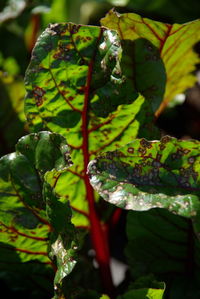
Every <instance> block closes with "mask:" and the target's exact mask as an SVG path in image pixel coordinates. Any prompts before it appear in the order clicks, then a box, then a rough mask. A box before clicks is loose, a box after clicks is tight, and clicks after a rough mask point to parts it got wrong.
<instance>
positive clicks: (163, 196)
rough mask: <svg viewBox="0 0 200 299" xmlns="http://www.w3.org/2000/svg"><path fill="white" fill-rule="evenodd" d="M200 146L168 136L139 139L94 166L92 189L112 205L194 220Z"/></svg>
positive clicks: (91, 168)
mask: <svg viewBox="0 0 200 299" xmlns="http://www.w3.org/2000/svg"><path fill="white" fill-rule="evenodd" d="M199 149H200V142H199V141H194V140H177V139H176V138H173V137H169V136H165V137H163V138H162V139H161V141H147V140H146V139H136V140H134V141H133V142H130V143H129V144H128V145H126V146H124V147H123V148H121V149H119V150H116V151H113V152H107V153H105V154H103V155H102V156H99V157H98V158H97V159H96V160H93V161H91V162H90V164H89V167H88V170H89V174H90V176H91V179H90V182H91V184H92V186H93V187H94V188H95V189H96V190H97V191H98V192H99V193H100V195H101V196H103V198H104V199H105V200H107V201H109V202H110V203H113V204H115V205H117V206H119V207H121V208H124V209H129V210H136V211H145V210H149V209H151V208H156V207H158V208H166V209H168V210H169V211H171V212H173V213H176V214H179V215H182V216H186V217H194V216H196V214H197V212H199V211H200V201H199V195H200V156H199Z"/></svg>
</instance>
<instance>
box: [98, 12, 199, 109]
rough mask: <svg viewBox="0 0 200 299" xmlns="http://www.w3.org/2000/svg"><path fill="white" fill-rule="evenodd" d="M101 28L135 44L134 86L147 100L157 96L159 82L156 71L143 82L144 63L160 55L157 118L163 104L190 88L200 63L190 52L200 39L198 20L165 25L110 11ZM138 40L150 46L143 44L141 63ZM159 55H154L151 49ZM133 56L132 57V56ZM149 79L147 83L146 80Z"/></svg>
mask: <svg viewBox="0 0 200 299" xmlns="http://www.w3.org/2000/svg"><path fill="white" fill-rule="evenodd" d="M101 24H102V25H103V26H106V27H108V28H109V29H113V30H116V31H117V32H118V34H119V36H120V38H121V40H125V41H126V40H129V41H134V43H133V44H135V45H136V46H135V48H134V47H133V53H134V51H135V50H136V54H135V53H134V54H133V59H135V63H136V64H134V67H135V72H136V76H135V86H136V90H137V91H139V92H141V93H142V94H147V95H148V94H149V95H150V98H153V101H155V98H156V97H157V96H158V94H157V93H158V91H159V81H158V82H157V80H156V74H157V71H156V69H155V71H153V70H152V69H151V70H150V72H151V74H152V76H153V77H151V78H149V77H148V75H147V77H146V78H147V80H143V78H144V77H145V75H146V73H144V71H145V68H144V67H145V66H146V61H148V62H149V63H151V64H152V65H153V62H154V64H155V65H156V63H155V61H158V62H159V56H160V57H161V59H162V60H163V63H164V66H165V70H166V76H167V81H166V88H165V94H164V101H163V102H162V103H161V105H160V107H159V109H157V111H156V115H159V114H160V113H161V112H162V110H163V109H164V108H165V107H166V105H167V104H168V103H169V102H170V101H171V100H172V99H173V98H174V97H175V96H176V95H177V94H180V93H182V92H183V91H185V90H186V89H187V88H189V87H192V86H193V85H194V83H195V81H196V78H195V76H194V75H192V74H191V72H192V71H194V70H195V64H197V63H199V58H198V55H197V54H196V53H195V52H194V51H193V46H194V45H195V43H197V42H198V41H199V40H200V35H199V32H200V20H196V21H193V22H190V23H186V24H174V25H171V24H165V23H161V22H157V21H153V20H151V19H147V18H142V17H141V16H140V15H137V14H134V13H126V14H122V15H120V14H119V13H117V12H116V11H114V10H111V11H109V13H108V14H107V15H106V17H105V18H103V19H102V20H101ZM140 39H145V40H148V41H149V42H150V43H151V44H149V43H146V45H145V42H144V46H143V51H142V52H143V53H141V60H140V61H138V60H137V59H138V56H137V54H138V53H137V49H138V46H137V43H138V41H139V40H140ZM152 46H153V47H156V48H157V51H158V53H159V54H160V55H158V53H155V51H154V48H153V47H152ZM134 55H135V56H134ZM149 80H150V81H149ZM150 83H151V84H150Z"/></svg>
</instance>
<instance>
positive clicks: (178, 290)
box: [125, 209, 200, 299]
mask: <svg viewBox="0 0 200 299" xmlns="http://www.w3.org/2000/svg"><path fill="white" fill-rule="evenodd" d="M126 231H127V238H128V243H127V246H126V251H125V252H126V256H127V262H128V264H129V265H130V274H131V278H132V279H134V280H135V279H140V277H141V276H144V275H149V274H152V273H153V274H154V276H155V277H156V279H157V280H161V281H165V283H166V295H167V298H171V299H172V298H177V299H181V298H193V297H194V298H195V297H198V296H199V295H200V288H199V270H200V256H199V246H200V244H199V240H198V239H197V237H196V235H195V234H194V231H193V228H192V222H191V220H190V219H187V218H185V217H181V216H177V215H174V214H172V213H169V212H168V211H167V210H164V209H152V210H150V211H145V212H136V211H131V212H129V213H128V217H127V230H126Z"/></svg>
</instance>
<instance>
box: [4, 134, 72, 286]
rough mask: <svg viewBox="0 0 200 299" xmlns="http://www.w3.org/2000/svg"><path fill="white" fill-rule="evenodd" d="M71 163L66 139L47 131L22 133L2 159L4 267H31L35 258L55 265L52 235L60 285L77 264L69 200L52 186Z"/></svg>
mask: <svg viewBox="0 0 200 299" xmlns="http://www.w3.org/2000/svg"><path fill="white" fill-rule="evenodd" d="M69 165H71V162H70V158H69V148H68V146H67V145H66V140H65V138H64V137H62V136H61V135H59V134H55V133H50V132H46V131H43V132H40V133H38V134H30V135H27V136H24V137H22V138H21V139H20V140H19V142H18V143H17V145H16V152H14V153H11V154H8V155H6V156H4V157H2V158H1V159H0V183H1V184H0V195H1V199H0V206H1V209H0V225H1V232H0V241H1V259H2V263H1V265H2V266H1V267H2V269H3V270H4V271H6V270H11V267H10V265H12V264H15V263H26V262H29V268H30V264H32V266H33V267H34V265H35V263H36V264H38V263H39V264H40V265H42V264H43V265H44V266H45V265H46V266H48V265H49V266H50V265H52V262H51V261H50V259H49V257H48V246H49V238H51V242H50V244H51V246H49V247H50V255H51V258H52V259H53V261H54V262H55V263H56V264H57V267H58V271H57V273H56V277H55V285H56V287H57V289H59V288H58V287H60V285H61V283H62V279H63V278H64V277H65V276H66V275H68V274H69V273H70V271H71V270H72V268H73V266H74V265H75V261H74V259H73V257H72V256H74V253H75V251H76V250H77V248H78V247H77V246H78V245H77V244H76V232H75V230H74V227H73V225H72V224H71V209H70V207H69V206H68V204H67V199H66V198H59V197H58V196H57V194H56V193H55V191H54V187H55V185H56V178H57V177H58V176H59V175H60V174H61V173H62V172H64V171H65V170H66V168H67V167H68V166H69ZM52 230H53V232H52ZM63 231H64V232H63ZM50 232H51V235H50ZM61 252H62V254H61ZM7 259H9V263H8V265H6V260H7ZM22 269H23V268H22ZM58 291H60V289H59V290H58Z"/></svg>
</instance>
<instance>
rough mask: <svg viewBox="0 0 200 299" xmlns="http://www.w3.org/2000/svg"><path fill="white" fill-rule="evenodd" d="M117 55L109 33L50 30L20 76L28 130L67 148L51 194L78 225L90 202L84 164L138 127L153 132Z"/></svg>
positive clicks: (115, 39)
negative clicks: (66, 204)
mask: <svg viewBox="0 0 200 299" xmlns="http://www.w3.org/2000/svg"><path fill="white" fill-rule="evenodd" d="M121 51H122V49H121V45H120V42H119V38H118V35H117V33H116V32H115V31H111V30H107V29H105V28H103V27H93V26H82V25H75V24H71V23H69V24H67V23H66V24H65V23H63V24H55V25H50V27H49V28H47V29H46V30H45V31H44V33H43V34H42V35H41V36H40V38H39V40H38V42H37V44H36V46H35V48H34V51H33V56H32V60H31V63H30V66H29V68H28V70H27V73H26V80H25V82H26V89H27V96H26V103H25V111H26V115H27V119H28V122H29V125H30V127H31V129H32V130H34V131H38V130H41V129H43V128H47V129H48V130H50V131H53V132H59V133H61V134H62V135H63V136H66V137H67V140H68V144H69V145H70V147H71V157H72V160H73V163H74V166H73V167H72V168H70V170H69V171H68V173H64V174H62V175H61V176H60V177H59V179H58V182H57V185H56V192H57V193H58V194H59V195H60V196H61V195H62V196H65V197H68V199H69V200H70V202H71V206H72V208H73V209H74V210H76V211H79V214H76V215H75V217H74V218H73V223H76V225H79V226H88V216H89V214H88V203H87V199H86V197H87V198H88V197H92V199H91V201H94V196H93V194H92V192H93V191H92V189H91V187H89V181H88V177H87V176H86V169H87V164H88V162H89V160H90V159H91V158H92V157H94V156H95V155H96V154H98V153H99V152H101V151H103V150H104V149H105V148H107V149H115V148H116V147H120V146H122V145H124V144H126V143H127V142H128V140H129V138H130V139H132V138H134V137H135V136H136V135H137V134H138V132H139V130H140V123H141V122H143V126H141V127H142V130H144V131H145V132H144V133H143V134H144V135H145V134H147V135H148V134H153V133H152V131H151V129H152V130H153V132H155V130H154V128H153V126H152V116H150V115H149V114H148V113H149V110H148V106H146V102H145V101H144V98H143V97H138V98H137V93H136V92H135V90H134V86H133V85H132V83H131V80H130V79H128V78H126V77H125V76H124V75H123V72H122V70H121V68H120V59H121ZM143 107H144V109H142V108H143ZM130 111H131V113H130ZM145 136H146V135H145ZM63 182H65V184H63ZM64 186H65V187H64ZM86 186H87V187H86ZM88 194H92V195H91V196H90V195H88Z"/></svg>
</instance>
